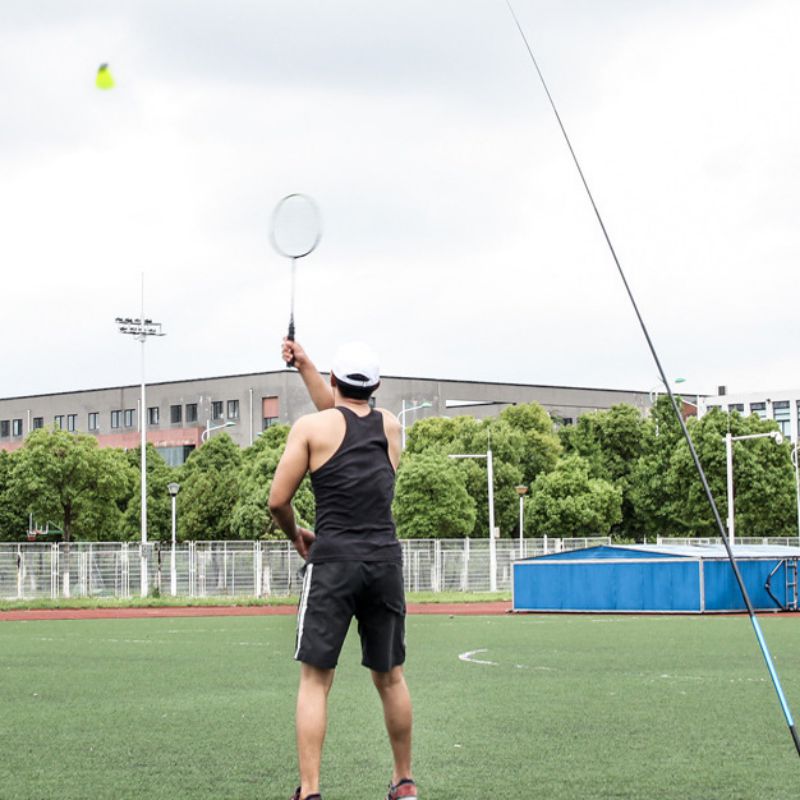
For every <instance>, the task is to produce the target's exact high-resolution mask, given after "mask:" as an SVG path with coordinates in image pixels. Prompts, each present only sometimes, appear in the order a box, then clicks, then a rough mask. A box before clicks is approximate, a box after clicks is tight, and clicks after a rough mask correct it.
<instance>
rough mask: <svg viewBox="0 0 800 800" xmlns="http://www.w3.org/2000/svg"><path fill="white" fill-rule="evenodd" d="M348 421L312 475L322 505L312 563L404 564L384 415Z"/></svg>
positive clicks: (350, 415)
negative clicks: (335, 447) (332, 450)
mask: <svg viewBox="0 0 800 800" xmlns="http://www.w3.org/2000/svg"><path fill="white" fill-rule="evenodd" d="M337 410H338V411H340V412H341V413H342V415H343V416H344V421H345V434H344V439H343V440H342V443H341V445H339V449H338V450H337V451H336V452H335V453H334V454H333V455H332V456H331V457H330V458H329V459H328V461H326V462H325V463H324V464H323V465H322V466H321V467H319V468H317V469H315V470H314V471H313V472H312V473H311V486H312V488H313V490H314V497H315V498H316V501H317V518H316V524H315V525H314V533H315V534H316V537H317V538H316V541H315V542H314V544H313V545H312V546H311V551H310V554H309V558H308V562H309V563H310V564H316V563H320V562H322V561H396V562H400V561H402V551H401V548H400V542H398V541H397V535H396V532H395V525H394V520H393V519H392V499H393V498H394V477H395V474H394V468H393V467H392V462H391V461H390V460H389V443H388V442H387V441H386V434H385V433H384V430H383V416H382V414H381V413H380V411H374V410H371V411H370V412H369V414H367V415H366V416H363V417H360V416H359V415H358V414H356V413H355V412H353V411H351V410H350V409H349V408H342V407H338V406H337Z"/></svg>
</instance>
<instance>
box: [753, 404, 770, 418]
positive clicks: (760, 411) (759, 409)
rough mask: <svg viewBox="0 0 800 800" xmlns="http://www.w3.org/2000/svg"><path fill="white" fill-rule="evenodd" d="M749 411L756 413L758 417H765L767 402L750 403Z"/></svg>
mask: <svg viewBox="0 0 800 800" xmlns="http://www.w3.org/2000/svg"><path fill="white" fill-rule="evenodd" d="M750 413H751V414H757V415H758V418H759V419H766V418H767V404H766V403H750Z"/></svg>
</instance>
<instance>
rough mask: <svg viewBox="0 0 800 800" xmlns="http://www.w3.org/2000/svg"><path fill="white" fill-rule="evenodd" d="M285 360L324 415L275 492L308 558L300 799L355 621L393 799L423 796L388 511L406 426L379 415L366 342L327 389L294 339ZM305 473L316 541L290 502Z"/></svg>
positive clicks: (290, 450) (301, 432) (281, 473)
mask: <svg viewBox="0 0 800 800" xmlns="http://www.w3.org/2000/svg"><path fill="white" fill-rule="evenodd" d="M282 355H283V359H284V361H285V362H286V363H291V362H292V360H294V365H295V366H296V367H297V369H298V370H299V372H300V375H301V376H302V378H303V382H304V383H305V385H306V388H307V389H308V393H309V395H310V396H311V399H312V401H313V402H314V405H315V406H316V407H317V409H319V411H318V413H316V414H309V415H308V416H305V417H301V418H300V419H299V420H297V422H296V423H295V424H294V426H293V427H292V430H291V431H290V433H289V438H288V440H287V442H286V449H285V451H284V453H283V456H282V457H281V460H280V463H279V464H278V468H277V470H276V471H275V477H274V479H273V482H272V490H271V491H270V496H269V508H270V511H271V512H272V516H273V517H274V519H275V522H276V523H277V524H278V526H279V527H280V528H281V530H283V532H284V533H285V534H286V536H287V537H288V538H289V539H290V540H291V541H292V542H293V543H294V546H295V548H296V549H297V552H298V553H299V554H300V555H301V556H302V557H303V558H304V559H305V561H306V565H305V567H304V577H303V589H302V594H301V597H300V604H299V607H298V614H297V647H296V651H295V659H297V660H298V661H300V662H301V667H300V688H299V691H298V695H297V714H296V727H297V754H298V761H299V767H300V786H299V787H298V788H297V791H296V792H295V793H294V795H293V797H292V800H321V795H320V793H319V792H320V787H319V773H320V763H321V760H322V745H323V741H324V739H325V731H326V727H327V702H328V692H329V691H330V688H331V685H332V683H333V676H334V670H335V668H336V664H337V661H338V658H339V653H340V651H341V648H342V644H343V643H344V639H345V636H346V634H347V630H348V628H349V626H350V622H351V620H352V618H353V617H355V618H356V619H357V620H358V632H359V636H360V638H361V650H362V660H361V663H362V664H363V665H364V666H365V667H367V668H369V669H370V671H371V674H372V680H373V683H374V684H375V687H376V688H377V690H378V693H379V695H380V698H381V701H382V703H383V713H384V721H385V723H386V730H387V732H388V734H389V740H390V743H391V746H392V754H393V757H394V770H393V773H392V779H391V783H390V785H389V793H388V795H387V798H386V800H401V799H402V800H417V789H416V785H415V783H414V780H413V778H412V774H411V722H412V711H411V697H410V695H409V692H408V686H407V685H406V681H405V677H404V674H403V666H402V665H403V662H404V661H405V599H404V595H403V571H402V552H401V548H400V543H399V542H398V541H397V536H396V533H395V526H394V521H393V520H392V513H391V504H392V498H393V495H394V477H395V470H396V469H397V464H398V462H399V460H400V449H401V447H400V423H399V422H398V420H397V418H396V417H394V416H393V415H392V414H391V413H389V412H388V411H385V410H383V409H373V408H371V407H370V404H369V399H370V397H371V396H372V394H373V392H374V391H375V390H376V389H377V388H378V386H379V385H380V373H379V370H378V364H377V360H376V359H375V356H374V355H373V354H372V353H371V351H370V350H369V349H368V348H367V347H366V346H365V345H360V344H352V345H346V346H344V347H342V348H340V350H339V351H338V353H337V355H336V358H335V359H334V363H333V369H332V370H331V377H330V386H328V385H327V384H326V382H325V380H324V379H323V377H322V376H321V375H320V374H319V372H318V371H317V369H316V367H315V366H314V364H313V363H312V362H311V360H310V359H309V357H308V356H307V355H306V353H305V351H304V350H303V348H302V347H301V346H300V345H299V344H298V343H297V342H290V341H288V340H284V342H283V352H282ZM307 472H308V473H310V475H311V485H312V488H313V490H314V496H315V498H316V504H317V513H316V523H315V530H314V532H313V533H312V532H311V531H309V530H306V529H304V528H300V527H298V526H297V523H296V522H295V517H294V512H293V510H292V505H291V503H292V498H293V497H294V494H295V492H296V491H297V487H298V486H299V485H300V482H301V481H302V479H303V477H304V476H305V474H306V473H307Z"/></svg>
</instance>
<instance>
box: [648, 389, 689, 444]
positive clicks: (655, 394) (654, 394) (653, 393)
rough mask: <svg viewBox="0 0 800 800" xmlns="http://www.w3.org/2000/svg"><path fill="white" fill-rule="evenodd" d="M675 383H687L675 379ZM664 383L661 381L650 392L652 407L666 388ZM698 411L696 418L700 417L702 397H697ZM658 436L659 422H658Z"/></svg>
mask: <svg viewBox="0 0 800 800" xmlns="http://www.w3.org/2000/svg"><path fill="white" fill-rule="evenodd" d="M673 383H686V378H675V379H674V380H673ZM664 385H665V384H664V382H663V381H662V380H660V379H659V381H658V383H657V384H656V385H655V386H653V387H652V388H651V389H650V390H649V391H648V393H647V394H648V396H649V398H650V406H651V407H652V406H654V405H655V404H656V403H657V402H658V394H659V392H660V391H661V387H662V386H664ZM695 408H696V409H697V412H696V416H698V417H699V416H700V395H699V394H698V395H697V405H696V406H695ZM656 436H658V421H656Z"/></svg>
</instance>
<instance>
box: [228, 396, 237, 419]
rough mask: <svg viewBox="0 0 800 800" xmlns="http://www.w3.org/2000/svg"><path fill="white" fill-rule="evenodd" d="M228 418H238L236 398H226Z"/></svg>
mask: <svg viewBox="0 0 800 800" xmlns="http://www.w3.org/2000/svg"><path fill="white" fill-rule="evenodd" d="M228 419H239V401H238V400H228Z"/></svg>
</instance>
